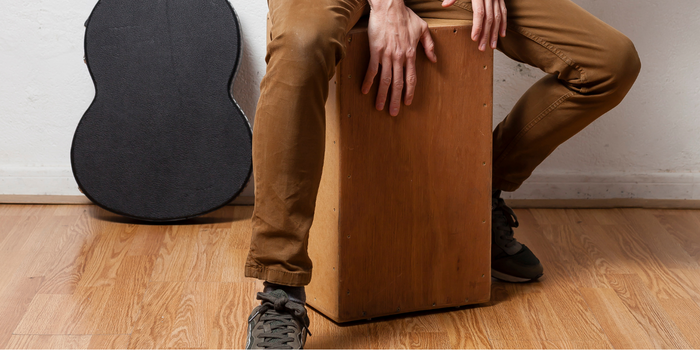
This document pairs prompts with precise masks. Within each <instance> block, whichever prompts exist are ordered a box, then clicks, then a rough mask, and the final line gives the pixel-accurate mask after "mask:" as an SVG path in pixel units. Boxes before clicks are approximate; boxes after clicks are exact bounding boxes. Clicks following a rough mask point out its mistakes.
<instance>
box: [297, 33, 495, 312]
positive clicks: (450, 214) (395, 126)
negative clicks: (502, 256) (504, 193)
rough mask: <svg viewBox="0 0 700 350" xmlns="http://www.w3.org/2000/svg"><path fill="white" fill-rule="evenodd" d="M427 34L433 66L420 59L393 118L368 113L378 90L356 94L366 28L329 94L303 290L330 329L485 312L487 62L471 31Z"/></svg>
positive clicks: (351, 42)
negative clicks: (447, 312) (417, 314)
mask: <svg viewBox="0 0 700 350" xmlns="http://www.w3.org/2000/svg"><path fill="white" fill-rule="evenodd" d="M428 24H429V25H430V27H431V29H430V33H431V35H432V37H433V39H434V41H435V43H436V49H435V50H436V54H437V57H438V63H437V64H434V63H431V62H430V61H428V59H427V58H426V57H425V54H424V53H423V52H422V47H419V50H418V52H419V55H418V62H417V70H418V86H417V89H416V98H415V99H414V102H413V105H411V106H402V110H401V113H400V114H399V116H398V117H391V116H390V115H389V113H388V112H387V111H386V110H385V111H377V110H376V109H375V108H374V100H375V97H376V89H377V85H378V84H377V82H375V84H374V86H373V90H372V91H371V92H370V93H369V94H368V95H363V94H362V93H361V91H360V87H361V84H362V79H363V78H364V75H365V71H366V69H367V64H368V62H369V50H368V39H367V30H366V27H363V26H358V27H356V28H354V29H353V30H352V31H351V32H350V33H349V34H348V36H347V39H346V40H347V41H348V42H347V56H346V58H345V59H343V61H342V62H341V63H340V64H339V66H338V67H337V71H336V75H335V78H334V79H333V81H331V82H330V88H331V89H330V94H329V100H328V104H327V106H326V111H327V126H326V128H327V130H326V154H325V163H324V169H323V177H322V179H321V187H320V190H319V195H318V200H317V204H316V213H315V219H314V224H313V226H312V228H311V233H310V240H309V241H310V242H309V251H310V255H311V258H312V260H313V262H314V269H313V279H312V281H311V284H310V285H309V287H308V289H307V290H308V295H309V300H308V304H309V305H311V306H312V307H313V308H315V309H317V310H319V311H320V312H322V313H323V314H325V315H326V316H328V317H330V318H331V319H333V320H335V321H337V322H346V321H352V320H358V319H368V318H373V317H378V316H384V315H391V314H397V313H404V312H411V311H419V310H430V309H439V308H444V307H449V306H459V305H466V304H474V303H481V302H486V301H488V300H489V292H490V280H491V276H490V251H491V250H490V244H491V238H490V237H491V236H490V228H491V227H490V225H491V219H490V218H491V196H490V195H491V152H492V151H491V148H492V147H491V143H492V136H491V131H492V118H491V114H492V112H491V111H492V106H491V102H492V95H493V91H492V86H493V74H492V72H493V69H492V68H493V63H492V62H493V54H492V52H490V51H489V52H480V51H478V50H477V44H476V43H474V42H473V41H471V40H470V38H469V35H470V30H471V23H470V22H466V21H428ZM387 105H388V103H387Z"/></svg>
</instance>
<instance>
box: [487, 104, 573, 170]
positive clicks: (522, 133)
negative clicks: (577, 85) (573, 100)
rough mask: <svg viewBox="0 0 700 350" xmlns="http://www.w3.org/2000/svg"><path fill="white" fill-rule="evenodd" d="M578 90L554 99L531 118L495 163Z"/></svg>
mask: <svg viewBox="0 0 700 350" xmlns="http://www.w3.org/2000/svg"><path fill="white" fill-rule="evenodd" d="M575 94H576V92H574V91H569V92H568V93H566V94H564V95H563V96H561V97H559V98H558V99H557V100H556V101H554V102H553V103H552V104H551V105H549V107H547V108H546V109H545V110H544V111H542V112H540V114H539V115H538V116H537V117H536V118H535V119H533V120H531V121H530V122H529V123H528V124H527V125H526V126H525V127H524V128H523V129H522V130H520V132H519V133H518V134H517V135H515V137H514V138H513V141H511V142H510V144H508V146H507V147H506V148H505V149H504V150H503V152H501V155H500V156H499V157H498V159H496V160H494V163H497V162H498V161H500V160H501V159H503V157H505V155H506V154H508V152H510V150H511V149H512V148H513V146H515V145H516V144H517V143H518V141H520V140H521V139H522V138H523V137H524V136H525V134H526V133H527V132H528V131H530V130H531V129H532V128H533V127H534V126H535V125H537V123H539V122H540V121H541V120H542V119H544V117H546V116H547V115H548V114H549V113H551V112H552V111H553V110H555V109H556V108H557V107H559V105H561V104H562V103H563V102H564V101H566V100H567V99H568V98H569V97H571V96H574V95H575Z"/></svg>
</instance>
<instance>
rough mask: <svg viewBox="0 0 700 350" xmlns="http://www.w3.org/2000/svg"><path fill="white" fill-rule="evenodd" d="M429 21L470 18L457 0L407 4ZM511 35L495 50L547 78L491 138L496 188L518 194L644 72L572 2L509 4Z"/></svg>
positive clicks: (616, 35) (620, 41) (616, 38)
mask: <svg viewBox="0 0 700 350" xmlns="http://www.w3.org/2000/svg"><path fill="white" fill-rule="evenodd" d="M407 3H409V6H412V8H414V11H415V12H416V13H417V14H418V15H420V16H424V17H436V18H463V19H471V18H472V13H471V10H472V9H471V4H470V2H467V1H461V0H458V1H457V3H456V5H455V6H454V7H456V8H457V9H461V10H462V11H457V10H456V9H455V8H452V9H449V10H441V9H440V8H439V4H440V3H439V2H438V1H431V0H408V1H407ZM506 7H507V10H508V16H507V17H508V31H507V35H506V37H505V38H499V45H498V49H499V50H500V51H502V52H503V53H504V54H506V55H507V56H508V57H510V58H512V59H514V60H516V61H520V62H524V63H527V64H530V65H532V66H535V67H538V68H540V69H542V70H543V71H545V72H547V73H549V74H548V75H547V76H546V77H544V78H542V79H541V80H540V81H538V82H537V83H536V84H535V85H533V86H532V87H531V88H530V89H529V90H528V91H527V92H526V93H525V94H524V95H523V96H522V97H521V98H520V100H519V101H518V102H517V103H516V105H515V106H514V107H513V110H512V111H511V112H510V114H509V115H508V116H507V117H506V118H505V119H504V120H503V121H502V122H501V123H500V124H499V125H498V126H497V127H496V129H495V130H494V133H493V148H494V150H493V187H494V189H501V190H506V191H514V190H516V189H517V188H518V187H520V185H521V184H522V183H523V181H525V180H526V179H527V178H528V177H529V176H530V174H531V173H532V171H533V170H534V169H535V167H537V166H538V165H539V164H540V163H541V162H542V161H543V160H544V159H545V158H546V157H547V156H548V155H549V154H551V153H552V152H553V151H554V150H555V149H556V148H557V147H558V146H559V145H560V144H561V143H563V142H564V141H566V140H568V139H569V138H571V137H572V136H574V135H575V134H576V133H578V132H579V131H581V130H582V129H583V128H584V127H586V126H587V125H589V124H590V123H591V122H593V121H594V120H595V119H597V118H598V117H600V116H601V115H603V114H604V113H605V112H607V111H609V110H610V109H612V108H613V107H615V106H616V105H617V104H619V103H620V101H622V99H623V98H624V96H625V95H626V94H627V92H628V91H629V89H630V88H631V87H632V84H633V83H634V81H635V80H636V78H637V75H638V73H639V70H640V61H639V57H638V55H637V52H636V50H635V48H634V45H633V44H632V42H631V41H630V40H629V39H628V38H627V37H625V36H624V35H623V34H622V33H620V32H619V31H617V30H615V29H614V28H612V27H611V26H609V25H607V24H605V23H604V22H603V21H601V20H599V19H597V18H596V17H595V16H593V15H591V14H590V13H588V12H587V11H585V10H584V9H582V8H581V7H579V6H578V5H576V4H574V3H573V2H571V1H570V0H537V1H532V0H506Z"/></svg>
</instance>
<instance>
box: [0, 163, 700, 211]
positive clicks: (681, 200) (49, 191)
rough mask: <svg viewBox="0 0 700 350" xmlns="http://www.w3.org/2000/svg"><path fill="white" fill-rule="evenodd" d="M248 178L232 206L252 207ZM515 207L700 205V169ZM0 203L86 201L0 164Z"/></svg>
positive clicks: (538, 186)
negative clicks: (699, 171)
mask: <svg viewBox="0 0 700 350" xmlns="http://www.w3.org/2000/svg"><path fill="white" fill-rule="evenodd" d="M252 187H253V186H252V182H251V184H249V186H248V188H246V189H245V190H244V191H243V193H242V194H241V196H239V197H238V198H237V199H236V200H235V201H234V202H233V203H232V204H234V205H252V204H253V202H254V197H253V195H254V193H253V188H252ZM503 198H504V199H506V201H507V203H508V204H509V205H511V206H513V207H517V208H524V207H528V208H613V207H639V208H694V209H700V204H699V203H700V173H648V174H629V173H596V174H565V173H562V174H555V173H550V174H540V173H535V174H533V175H532V177H530V179H528V180H527V181H526V182H525V183H524V184H523V185H522V187H521V188H520V189H518V191H516V192H512V193H503ZM0 203H20V204H90V201H89V200H88V199H87V198H86V197H85V196H83V195H82V194H81V193H80V192H79V191H78V186H77V184H76V183H75V180H74V179H73V173H72V172H71V169H70V168H69V167H65V168H62V167H0Z"/></svg>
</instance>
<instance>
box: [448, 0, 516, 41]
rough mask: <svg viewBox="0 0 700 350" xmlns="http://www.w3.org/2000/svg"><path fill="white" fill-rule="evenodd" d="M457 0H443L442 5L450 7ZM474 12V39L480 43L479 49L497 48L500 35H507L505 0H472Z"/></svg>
mask: <svg viewBox="0 0 700 350" xmlns="http://www.w3.org/2000/svg"><path fill="white" fill-rule="evenodd" d="M455 1H456V0H443V1H442V7H450V6H452V5H453V4H454V3H455ZM472 11H473V12H474V25H473V26H472V40H474V41H476V42H478V43H479V50H480V51H484V50H486V46H491V48H492V49H495V48H496V45H497V44H498V35H499V33H500V35H501V37H505V36H506V24H507V23H508V21H507V18H506V16H507V12H506V3H505V0H472Z"/></svg>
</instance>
